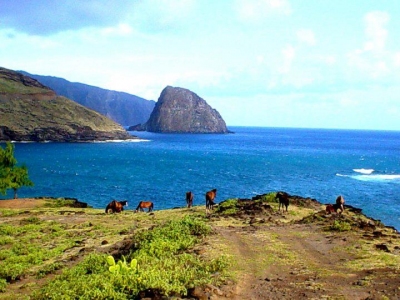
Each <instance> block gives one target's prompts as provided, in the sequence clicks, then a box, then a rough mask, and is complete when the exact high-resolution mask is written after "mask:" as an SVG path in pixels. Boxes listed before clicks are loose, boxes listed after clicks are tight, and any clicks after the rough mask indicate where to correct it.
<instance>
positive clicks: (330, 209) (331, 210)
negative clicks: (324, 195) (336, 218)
mask: <svg viewBox="0 0 400 300" xmlns="http://www.w3.org/2000/svg"><path fill="white" fill-rule="evenodd" d="M325 210H326V213H327V214H333V213H334V212H335V208H334V207H333V205H332V204H327V205H326V209H325Z"/></svg>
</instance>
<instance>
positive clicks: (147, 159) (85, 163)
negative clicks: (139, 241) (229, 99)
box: [2, 127, 400, 230]
mask: <svg viewBox="0 0 400 300" xmlns="http://www.w3.org/2000/svg"><path fill="white" fill-rule="evenodd" d="M229 129H230V130H232V131H234V132H235V133H234V134H224V135H219V134H217V135H214V134H199V135H192V134H155V133H147V132H134V133H133V134H135V135H137V136H139V137H141V138H142V139H144V140H145V141H141V142H120V143H115V142H113V143H72V144H68V143H17V144H15V155H16V157H17V160H18V162H19V163H24V164H26V165H27V166H28V169H29V175H30V178H31V180H32V181H33V182H34V183H35V186H34V187H32V188H22V189H21V190H20V191H19V193H18V196H19V197H20V198H24V197H31V196H52V197H74V198H78V199H79V200H80V201H83V202H87V203H88V204H89V205H91V206H93V207H96V208H104V207H105V206H106V205H107V203H108V202H110V201H111V200H112V199H117V200H122V199H126V200H128V201H129V207H128V209H135V207H136V205H137V203H138V202H139V201H140V200H151V201H153V202H154V203H155V209H156V210H159V209H166V208H172V207H182V206H185V192H186V191H189V190H191V191H193V192H194V194H195V198H194V203H195V205H200V204H202V205H203V204H204V203H205V200H204V194H205V192H206V191H208V190H210V189H213V188H216V189H217V190H218V192H217V199H216V200H217V201H216V202H217V203H218V202H220V201H222V200H225V199H228V198H250V197H252V196H254V195H257V194H263V193H268V192H271V191H278V190H283V191H286V192H288V193H290V194H295V195H299V196H303V197H312V198H315V199H317V200H318V201H320V202H322V203H333V202H334V201H335V199H336V197H337V196H338V195H339V194H342V195H343V196H344V198H345V199H346V204H350V205H353V206H356V207H359V208H361V209H363V212H364V213H365V214H366V215H368V216H370V217H373V218H375V219H379V220H382V221H383V222H384V223H385V224H386V225H390V226H394V227H396V229H397V230H400V132H395V131H355V130H326V129H284V128H256V127H230V128H229ZM11 197H12V193H8V195H7V196H6V197H2V198H11Z"/></svg>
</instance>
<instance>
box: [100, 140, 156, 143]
mask: <svg viewBox="0 0 400 300" xmlns="http://www.w3.org/2000/svg"><path fill="white" fill-rule="evenodd" d="M141 142H150V140H145V139H130V140H105V141H93V143H141Z"/></svg>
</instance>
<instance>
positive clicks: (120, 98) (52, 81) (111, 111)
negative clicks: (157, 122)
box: [18, 71, 155, 126]
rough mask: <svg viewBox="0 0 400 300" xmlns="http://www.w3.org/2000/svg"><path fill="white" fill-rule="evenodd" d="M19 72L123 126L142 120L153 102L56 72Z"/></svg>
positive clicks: (149, 111) (144, 119)
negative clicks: (68, 78)
mask: <svg viewBox="0 0 400 300" xmlns="http://www.w3.org/2000/svg"><path fill="white" fill-rule="evenodd" d="M18 72H20V73H21V74H24V75H26V76H29V77H32V78H34V79H36V80H38V81H39V82H41V83H42V84H44V85H46V86H48V87H50V88H51V89H52V90H54V91H55V92H56V93H57V94H58V95H60V96H64V97H67V98H69V99H71V100H73V101H75V102H77V103H79V104H81V105H83V106H85V107H88V108H90V109H93V110H95V111H97V112H99V113H100V114H102V115H104V116H106V117H108V118H110V119H111V120H113V121H115V122H117V123H119V124H121V125H123V126H130V125H134V124H138V123H145V122H146V121H147V120H148V118H149V116H150V114H151V112H152V110H153V108H154V106H155V101H154V100H147V99H144V98H141V97H139V96H136V95H133V94H129V93H125V92H119V91H113V90H107V89H103V88H100V87H97V86H92V85H88V84H85V83H80V82H71V81H68V80H67V79H64V78H61V77H56V76H44V75H36V74H30V73H28V72H26V71H18Z"/></svg>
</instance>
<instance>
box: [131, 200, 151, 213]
mask: <svg viewBox="0 0 400 300" xmlns="http://www.w3.org/2000/svg"><path fill="white" fill-rule="evenodd" d="M145 208H147V209H148V212H151V211H153V208H154V205H153V202H151V201H140V202H139V205H138V206H137V207H136V209H135V212H138V211H139V210H140V211H144V209H145Z"/></svg>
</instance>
